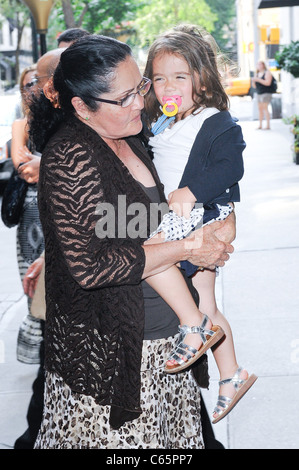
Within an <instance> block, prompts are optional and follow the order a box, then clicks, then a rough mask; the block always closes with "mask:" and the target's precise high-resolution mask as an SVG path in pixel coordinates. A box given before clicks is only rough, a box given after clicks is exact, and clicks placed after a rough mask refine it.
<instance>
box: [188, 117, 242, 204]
mask: <svg viewBox="0 0 299 470" xmlns="http://www.w3.org/2000/svg"><path fill="white" fill-rule="evenodd" d="M245 147H246V144H245V142H244V140H243V134H242V130H241V127H240V126H239V125H238V124H237V123H236V121H235V120H234V119H233V118H232V117H231V115H230V113H229V112H228V111H220V112H219V113H216V114H214V115H213V116H211V117H209V118H208V119H206V120H205V121H204V123H203V125H202V127H201V129H200V131H199V132H198V134H197V136H196V139H195V141H194V144H193V146H192V149H191V152H190V155H189V159H188V162H187V165H186V167H185V170H184V173H183V176H182V179H181V182H180V184H179V188H184V187H185V186H188V188H189V189H190V191H192V193H193V194H194V196H195V197H196V199H197V202H198V203H202V204H204V205H205V204H209V203H212V202H217V203H219V204H227V203H228V202H238V201H240V189H239V184H238V181H240V179H241V178H242V176H243V174H244V165H243V157H242V153H243V150H244V149H245Z"/></svg>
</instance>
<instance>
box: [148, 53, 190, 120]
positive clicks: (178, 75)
mask: <svg viewBox="0 0 299 470" xmlns="http://www.w3.org/2000/svg"><path fill="white" fill-rule="evenodd" d="M195 80H198V77H197V76H196V74H195ZM152 81H153V86H154V90H155V94H156V97H157V100H158V101H159V103H160V104H161V105H162V106H163V105H164V104H165V100H164V101H163V97H165V96H172V95H178V96H179V97H180V98H181V100H182V102H181V105H180V106H179V110H178V114H177V119H178V120H180V119H181V118H182V115H183V114H185V117H186V116H188V115H189V114H191V112H192V108H193V106H194V101H193V84H192V78H191V74H190V69H189V66H188V64H187V62H186V61H185V59H184V58H183V57H182V56H180V55H175V54H170V53H161V54H158V55H157V56H156V57H155V59H154V60H153V80H152Z"/></svg>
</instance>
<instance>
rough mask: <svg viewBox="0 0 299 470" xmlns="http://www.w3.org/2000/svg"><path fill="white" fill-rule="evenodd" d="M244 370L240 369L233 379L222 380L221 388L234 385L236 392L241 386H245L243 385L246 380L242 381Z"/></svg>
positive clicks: (220, 382)
mask: <svg viewBox="0 0 299 470" xmlns="http://www.w3.org/2000/svg"><path fill="white" fill-rule="evenodd" d="M242 370H243V367H239V368H238V369H237V371H236V373H235V375H234V376H233V377H230V378H229V379H224V380H220V381H219V386H221V385H227V384H232V385H233V386H234V388H235V390H238V388H239V387H240V385H243V383H244V382H245V380H243V379H240V373H241V372H242Z"/></svg>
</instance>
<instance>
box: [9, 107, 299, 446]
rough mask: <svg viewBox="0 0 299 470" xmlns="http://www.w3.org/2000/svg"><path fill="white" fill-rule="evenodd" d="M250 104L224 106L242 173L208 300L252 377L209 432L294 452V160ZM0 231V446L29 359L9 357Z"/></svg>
mask: <svg viewBox="0 0 299 470" xmlns="http://www.w3.org/2000/svg"><path fill="white" fill-rule="evenodd" d="M242 103H243V104H242ZM243 105H244V106H243ZM250 106H251V103H249V104H248V103H247V101H246V102H245V101H242V100H236V101H234V103H233V111H235V110H236V111H235V114H238V115H239V117H240V119H241V121H240V124H241V126H242V128H243V132H244V137H245V140H246V142H247V148H246V151H245V155H244V159H245V176H244V178H243V180H242V182H241V194H242V201H241V203H239V204H237V209H236V211H237V239H236V241H235V243H234V246H235V252H234V253H233V255H232V256H231V260H230V261H229V263H228V264H227V265H226V267H225V268H223V269H221V273H220V275H219V277H218V279H217V298H218V303H219V306H220V308H221V309H222V311H223V312H224V314H225V315H226V316H227V318H228V320H229V322H230V323H231V326H232V329H233V333H234V338H235V344H236V350H237V356H238V360H239V363H240V364H241V365H243V366H244V367H246V368H247V369H248V370H249V371H250V372H254V373H255V374H257V375H258V376H259V379H258V381H257V382H256V384H255V385H254V387H253V388H252V389H251V390H250V391H249V392H248V394H247V395H246V396H245V397H244V399H243V400H242V402H240V404H239V405H238V406H237V407H236V408H235V409H234V410H233V411H232V413H231V414H230V415H229V416H228V417H227V418H225V419H224V420H222V421H221V422H220V423H218V424H216V425H215V426H214V430H215V433H216V437H217V438H218V440H220V441H221V442H222V443H223V444H224V446H225V447H226V448H228V449H298V448H299V435H298V422H299V407H298V403H297V401H298V393H299V317H298V312H299V294H298V292H299V290H298V281H299V276H298V265H299V165H295V164H294V163H293V161H292V152H291V148H290V147H291V144H292V138H293V136H292V134H291V133H290V131H289V127H288V126H286V125H285V124H283V122H282V121H281V120H280V119H275V120H273V121H272V122H271V124H272V130H271V131H257V130H256V127H257V122H256V121H253V120H250V116H251V114H250V112H249V113H248V109H249V107H250ZM237 111H238V112H237ZM244 119H246V120H244ZM0 236H1V243H0V279H1V283H0V416H1V420H0V449H9V448H11V447H12V446H13V443H14V440H15V439H16V438H17V437H18V436H19V435H20V434H22V433H23V432H24V431H25V429H26V411H27V406H28V402H29V399H30V396H31V384H32V382H33V380H34V378H35V374H36V371H37V366H30V365H25V364H21V363H18V362H17V361H16V358H15V347H16V336H17V331H18V326H19V324H20V321H21V319H22V317H23V316H24V315H25V302H26V300H25V298H24V296H23V295H22V287H21V284H20V281H19V276H18V271H17V262H16V255H15V229H7V228H6V227H4V226H3V224H2V222H0ZM209 363H210V376H211V386H210V390H209V391H204V393H203V394H204V399H205V402H206V405H207V408H208V411H209V413H212V410H213V408H214V405H215V403H216V400H217V394H218V388H217V370H216V368H215V364H214V360H213V357H212V356H211V355H210V353H209Z"/></svg>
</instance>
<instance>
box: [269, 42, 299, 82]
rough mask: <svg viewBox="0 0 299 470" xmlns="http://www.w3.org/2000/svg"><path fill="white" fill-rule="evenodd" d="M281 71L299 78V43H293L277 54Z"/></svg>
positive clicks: (276, 57)
mask: <svg viewBox="0 0 299 470" xmlns="http://www.w3.org/2000/svg"><path fill="white" fill-rule="evenodd" d="M275 59H276V61H277V63H278V67H279V68H280V69H283V70H285V71H286V72H289V73H291V74H292V75H293V76H294V77H295V78H299V41H292V42H291V44H289V45H287V46H284V47H283V48H282V49H281V50H280V51H278V52H277V53H276V54H275Z"/></svg>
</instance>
